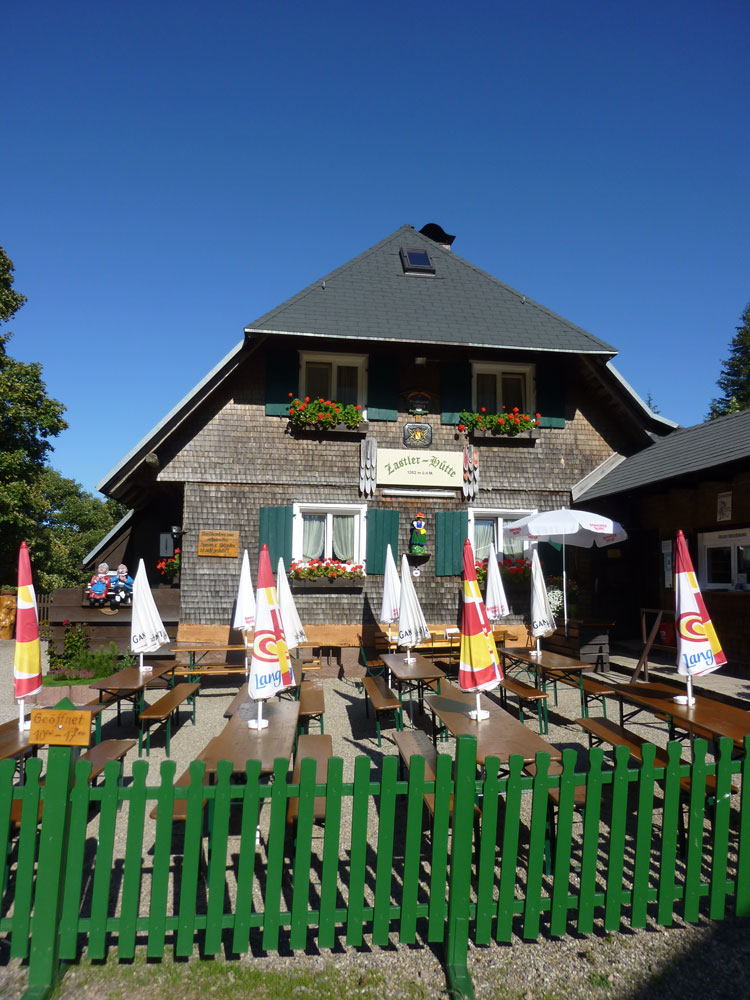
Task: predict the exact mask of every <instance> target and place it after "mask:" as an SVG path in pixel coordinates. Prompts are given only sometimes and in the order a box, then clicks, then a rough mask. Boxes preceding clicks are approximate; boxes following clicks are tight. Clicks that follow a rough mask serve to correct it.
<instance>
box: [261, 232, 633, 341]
mask: <svg viewBox="0 0 750 1000" xmlns="http://www.w3.org/2000/svg"><path fill="white" fill-rule="evenodd" d="M402 247H403V248H404V249H405V250H406V249H420V248H426V249H427V250H428V252H429V254H430V257H431V260H432V263H433V264H434V265H435V274H434V275H421V274H420V275H415V274H405V273H404V270H403V267H402V265H401V258H400V255H399V250H400V249H401V248H402ZM256 331H258V332H260V331H263V332H273V333H286V334H293V333H297V334H306V335H309V336H318V337H335V338H342V339H346V340H396V341H402V342H403V341H406V342H411V343H421V344H428V343H432V344H463V345H465V346H466V347H493V348H517V349H520V350H533V351H566V352H573V353H577V354H599V355H604V356H609V357H611V356H613V355H614V354H616V353H617V352H616V350H615V349H614V348H613V347H611V346H610V345H609V344H606V343H605V342H604V341H603V340H599V338H598V337H594V336H593V335H592V334H590V333H587V332H586V331H585V330H582V329H581V328H580V327H578V326H575V324H573V323H570V322H569V321H568V320H566V319H563V318H562V317H561V316H557V315H556V314H555V313H553V312H550V310H549V309H545V308H544V306H541V305H539V304H538V303H537V302H533V301H532V300H531V299H529V298H526V296H524V295H523V294H522V293H521V292H517V291H515V289H513V288H510V287H508V285H504V284H503V283H502V282H501V281H498V280H497V278H493V277H492V275H490V274H487V273H486V272H485V271H482V270H480V269H479V268H478V267H475V266H474V265H473V264H470V263H469V262H468V261H466V260H464V259H463V258H462V257H458V256H457V255H456V254H455V253H453V252H452V251H451V250H447V249H444V248H443V247H441V246H439V245H438V244H437V243H434V242H433V241H432V240H430V239H428V238H427V237H426V236H424V235H423V234H422V233H419V232H416V231H415V230H414V229H413V228H412V227H411V226H402V227H401V228H400V229H397V230H396V232H395V233H392V234H391V235H390V236H388V237H386V239H384V240H383V241H382V242H380V243H378V244H376V245H375V246H374V247H371V248H370V249H369V250H366V251H365V252H364V253H362V254H360V255H359V256H358V257H355V258H354V259H353V260H350V261H349V263H347V264H344V265H343V266H342V267H339V268H337V269H336V270H335V271H331V273H330V274H327V275H325V277H323V278H320V279H318V280H317V281H315V282H313V284H311V285H308V287H307V288H305V289H304V290H303V291H301V292H299V293H298V294H297V295H294V296H292V298H290V299H287V301H286V302H283V303H282V304H281V305H280V306H277V307H276V308H275V309H272V310H271V311H270V312H268V313H266V314H265V316H261V317H260V318H259V319H257V320H255V322H254V323H250V324H249V325H248V327H247V328H246V332H247V333H252V332H256Z"/></svg>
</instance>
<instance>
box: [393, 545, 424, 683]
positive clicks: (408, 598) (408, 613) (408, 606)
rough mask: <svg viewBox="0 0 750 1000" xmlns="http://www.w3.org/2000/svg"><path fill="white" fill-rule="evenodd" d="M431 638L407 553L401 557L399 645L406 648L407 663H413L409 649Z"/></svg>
mask: <svg viewBox="0 0 750 1000" xmlns="http://www.w3.org/2000/svg"><path fill="white" fill-rule="evenodd" d="M429 638H430V630H429V629H428V628H427V622H426V621H425V617H424V614H423V612H422V608H421V607H420V604H419V600H418V598H417V593H416V591H415V590H414V584H413V583H412V582H411V573H410V571H409V560H408V559H407V558H406V553H404V555H403V556H402V557H401V600H400V601H399V607H398V645H399V647H401V648H402V649H405V650H406V659H405V662H406V663H413V662H414V657H413V656H412V657H410V656H409V650H410V649H413V648H414V646H417V645H419V643H420V642H424V641H425V640H426V639H429Z"/></svg>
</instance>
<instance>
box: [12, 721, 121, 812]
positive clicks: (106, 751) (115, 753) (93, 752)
mask: <svg viewBox="0 0 750 1000" xmlns="http://www.w3.org/2000/svg"><path fill="white" fill-rule="evenodd" d="M135 743H136V741H135V740H103V741H102V742H101V743H97V744H96V745H95V746H93V747H91V748H90V749H89V750H87V751H86V752H85V753H82V754H80V755H79V757H78V760H88V761H91V773H90V774H89V782H90V783H91V784H92V785H95V784H96V779H97V778H98V777H99V775H100V774H101V773H102V771H103V770H104V768H105V766H106V765H107V764H108V763H109V762H110V761H111V760H116V761H120V762H122V759H123V757H124V756H125V755H126V754H127V753H128V751H129V750H132V749H133V747H134V746H135ZM40 784H42V785H43V784H44V778H42V780H41V782H40ZM43 806H44V802H43V801H41V802H40V803H39V811H38V815H37V822H38V821H39V820H41V818H42V808H43ZM22 813H23V800H22V799H14V800H13V802H12V804H11V807H10V820H11V823H12V824H13V825H14V826H20V825H21V816H22Z"/></svg>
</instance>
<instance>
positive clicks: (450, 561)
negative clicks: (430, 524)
mask: <svg viewBox="0 0 750 1000" xmlns="http://www.w3.org/2000/svg"><path fill="white" fill-rule="evenodd" d="M468 537H469V514H468V511H465V510H447V511H442V512H439V513H437V514H436V515H435V576H456V575H457V574H461V573H462V572H463V568H464V542H465V541H466V539H467V538H468Z"/></svg>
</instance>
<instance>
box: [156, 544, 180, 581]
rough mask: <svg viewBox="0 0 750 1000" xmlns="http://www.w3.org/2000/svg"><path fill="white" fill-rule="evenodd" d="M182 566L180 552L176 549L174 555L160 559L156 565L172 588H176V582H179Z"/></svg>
mask: <svg viewBox="0 0 750 1000" xmlns="http://www.w3.org/2000/svg"><path fill="white" fill-rule="evenodd" d="M180 565H181V560H180V550H179V549H175V550H174V555H173V556H169V557H164V558H163V559H160V560H159V561H158V562H157V564H156V568H157V569H158V571H159V573H161V575H162V577H163V578H164V579H165V580H166V581H167V582H168V583H169V584H170V586H173V587H174V586H176V582H175V581H179V576H180Z"/></svg>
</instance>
